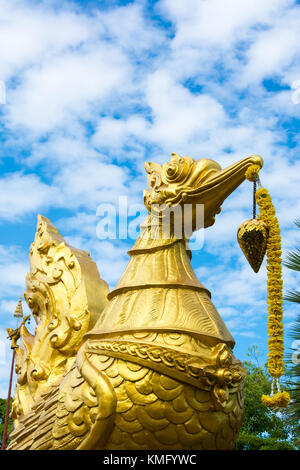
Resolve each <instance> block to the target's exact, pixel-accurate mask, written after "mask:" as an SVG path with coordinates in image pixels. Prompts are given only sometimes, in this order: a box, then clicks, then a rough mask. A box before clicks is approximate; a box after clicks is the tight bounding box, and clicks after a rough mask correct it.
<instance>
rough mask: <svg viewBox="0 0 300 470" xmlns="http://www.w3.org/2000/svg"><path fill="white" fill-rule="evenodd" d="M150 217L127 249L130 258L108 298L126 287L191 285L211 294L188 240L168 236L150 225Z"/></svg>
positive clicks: (143, 287) (159, 227)
mask: <svg viewBox="0 0 300 470" xmlns="http://www.w3.org/2000/svg"><path fill="white" fill-rule="evenodd" d="M148 220H149V219H146V223H145V224H144V225H142V226H141V234H140V236H139V238H138V239H137V241H136V243H135V244H134V246H133V248H132V249H131V250H130V251H129V252H128V253H129V254H130V255H131V260H130V262H129V263H128V265H127V267H126V269H125V271H124V273H123V275H122V277H121V278H120V280H119V282H118V284H117V286H116V288H115V289H114V290H113V291H112V292H110V294H109V295H108V298H109V299H112V298H113V297H115V296H116V295H118V294H120V293H122V292H125V291H127V290H131V289H146V288H151V287H167V288H170V287H175V288H179V287H182V288H192V289H196V290H205V291H206V292H207V293H208V294H209V295H210V293H209V291H207V289H206V288H205V287H204V286H203V285H202V284H201V283H200V282H199V280H198V279H197V276H196V274H195V273H194V271H193V268H192V265H191V262H190V258H191V254H190V251H189V250H186V243H187V242H186V240H184V239H181V240H179V239H177V238H175V237H174V236H173V235H170V236H166V234H165V233H162V230H161V226H160V225H158V224H154V225H151V224H150V223H148Z"/></svg>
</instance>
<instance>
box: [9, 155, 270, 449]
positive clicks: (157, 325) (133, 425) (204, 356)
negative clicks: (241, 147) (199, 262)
mask: <svg viewBox="0 0 300 470" xmlns="http://www.w3.org/2000/svg"><path fill="white" fill-rule="evenodd" d="M252 164H258V165H259V166H260V167H261V166H262V159H261V157H259V156H256V155H255V156H251V157H248V158H245V159H243V160H241V161H239V162H238V163H235V164H234V165H232V166H230V167H228V168H226V169H224V170H222V169H221V167H220V166H219V165H218V164H217V163H216V162H214V161H213V160H209V159H200V160H193V159H192V158H190V157H187V156H186V157H184V158H182V157H180V156H179V155H177V154H172V157H171V160H170V162H167V163H165V164H164V165H160V164H158V163H146V164H145V168H146V171H147V173H148V186H149V190H148V191H145V192H144V203H145V206H146V208H147V210H148V211H149V216H148V217H147V219H146V220H145V222H144V223H143V224H142V225H141V232H140V236H139V237H138V239H137V241H136V243H135V244H134V246H133V248H132V249H131V250H130V251H129V254H130V257H131V259H130V261H129V263H128V265H127V267H126V269H125V272H124V273H123V275H122V277H121V279H120V281H119V283H118V284H117V286H116V288H115V289H114V290H113V291H111V292H108V287H107V284H106V283H105V282H104V281H103V280H102V279H101V278H100V276H99V273H98V270H97V267H96V265H95V263H94V262H93V261H92V260H91V258H90V256H89V254H88V253H87V252H84V251H81V250H77V249H75V248H73V247H71V246H69V245H68V244H67V243H66V242H65V241H64V239H63V238H62V237H61V236H60V235H59V233H58V231H57V230H56V228H55V227H54V226H53V225H52V224H51V223H50V221H49V220H48V219H46V218H45V217H42V216H38V229H37V233H36V236H35V241H34V243H33V244H32V246H31V250H30V273H29V274H28V275H27V291H26V293H25V298H26V301H27V303H28V305H29V307H30V308H31V310H32V312H33V316H34V318H35V320H36V322H37V327H36V331H35V335H31V334H30V333H29V332H28V330H27V329H26V326H25V325H23V326H22V328H21V343H20V347H19V348H18V349H17V365H16V371H17V374H18V380H17V386H16V391H15V397H14V401H13V411H12V417H13V418H14V420H15V429H14V431H13V432H12V434H11V436H10V438H11V442H10V445H9V449H23V450H25V449H28V450H35V449H38V450H41V449H53V450H57V449H66V450H67V449H78V450H81V449H110V450H114V449H232V448H233V447H234V444H235V441H236V439H237V436H238V433H239V428H240V425H241V421H242V413H243V382H244V378H245V369H244V368H243V366H242V364H241V363H240V361H238V360H237V359H235V357H234V355H233V353H232V349H233V347H234V340H233V338H232V336H231V335H230V333H229V331H228V330H227V328H226V326H225V324H224V322H223V320H222V319H221V317H220V316H219V314H218V312H217V310H216V308H215V307H214V305H213V304H212V302H211V299H210V297H211V296H210V292H209V291H208V290H207V289H206V288H205V287H204V286H203V284H201V283H200V282H199V280H198V279H197V277H196V275H195V273H194V271H193V269H192V266H191V263H190V258H191V253H190V250H189V248H188V238H189V237H190V235H191V234H192V232H193V231H195V230H198V229H199V228H201V227H208V226H210V225H212V224H213V223H214V218H215V215H216V214H217V213H219V212H220V210H221V205H222V203H223V201H224V200H225V199H226V198H227V197H228V196H229V195H230V194H231V193H232V192H233V191H234V190H235V189H236V188H237V187H238V186H239V185H240V184H241V183H242V182H243V181H244V179H245V176H244V175H245V171H246V169H247V168H248V167H249V166H250V165H252ZM199 204H203V205H204V217H203V218H202V219H201V218H200V219H201V220H200V219H198V218H197V217H196V212H197V210H196V209H197V205H199ZM183 206H185V208H187V210H185V211H184V218H183V217H181V218H180V219H178V216H177V215H176V210H175V211H174V208H179V207H181V208H182V207H183ZM170 214H171V215H172V214H173V217H172V216H170ZM174 214H175V215H174ZM167 216H170V218H169V220H171V229H170V230H169V232H168V233H167V232H166V229H165V227H166V225H165V224H164V220H166V218H167ZM183 219H184V220H183ZM178 220H179V225H180V224H182V226H183V224H184V225H185V226H187V227H190V231H189V233H185V232H186V231H185V232H184V233H183V234H182V236H180V235H178V231H176V230H174V227H175V224H176V223H177V226H178ZM199 220H200V221H199Z"/></svg>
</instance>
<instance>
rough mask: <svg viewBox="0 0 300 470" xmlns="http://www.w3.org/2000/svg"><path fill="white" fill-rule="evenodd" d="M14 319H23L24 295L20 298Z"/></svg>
mask: <svg viewBox="0 0 300 470" xmlns="http://www.w3.org/2000/svg"><path fill="white" fill-rule="evenodd" d="M14 317H16V318H22V317H23V308H22V294H21V295H20V297H19V301H18V304H17V306H16V310H15V313H14Z"/></svg>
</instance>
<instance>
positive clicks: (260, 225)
mask: <svg viewBox="0 0 300 470" xmlns="http://www.w3.org/2000/svg"><path fill="white" fill-rule="evenodd" d="M268 235H269V229H268V227H267V225H266V224H265V223H264V222H263V221H262V220H257V219H250V220H246V221H245V222H243V223H242V224H241V225H240V226H239V228H238V232H237V239H238V242H239V245H240V247H241V249H242V252H243V253H244V255H245V256H246V258H247V260H248V262H249V264H250V266H251V268H252V269H253V271H254V272H255V273H257V272H258V271H259V268H260V266H261V263H262V262H263V259H264V256H265V253H266V250H267V242H268Z"/></svg>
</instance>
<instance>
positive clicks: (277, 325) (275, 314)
mask: <svg viewBox="0 0 300 470" xmlns="http://www.w3.org/2000/svg"><path fill="white" fill-rule="evenodd" d="M259 170H260V168H259V166H258V165H251V166H250V167H249V168H248V170H247V171H246V175H245V176H246V178H247V179H248V180H249V181H255V180H256V179H257V178H258V172H259ZM255 198H256V202H257V204H258V206H259V209H260V214H259V216H258V220H262V221H263V222H264V223H265V224H266V225H267V226H268V228H269V236H268V242H267V271H268V281H267V292H268V297H267V304H268V336H269V340H268V350H269V352H268V363H267V369H268V371H269V373H270V374H271V376H272V377H273V382H272V392H271V393H272V395H271V396H270V397H268V396H266V395H263V396H262V401H263V403H264V405H266V406H269V407H285V406H287V405H288V403H289V401H290V396H289V394H288V392H285V391H283V392H281V391H280V385H279V377H280V376H281V375H282V374H283V372H284V362H283V354H284V345H283V323H282V316H283V309H282V304H283V297H282V269H281V261H282V259H281V236H280V228H279V223H278V220H277V217H276V213H275V209H274V206H273V203H272V199H271V196H270V194H269V192H268V191H267V190H266V189H265V188H259V189H258V190H257V191H256V193H255ZM275 380H276V385H277V389H278V393H276V394H273V384H274V381H275Z"/></svg>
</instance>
